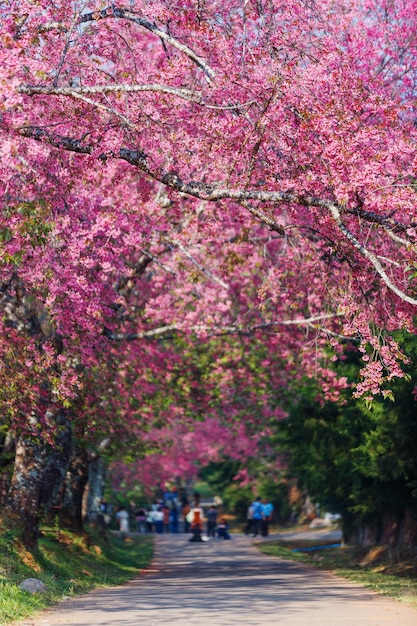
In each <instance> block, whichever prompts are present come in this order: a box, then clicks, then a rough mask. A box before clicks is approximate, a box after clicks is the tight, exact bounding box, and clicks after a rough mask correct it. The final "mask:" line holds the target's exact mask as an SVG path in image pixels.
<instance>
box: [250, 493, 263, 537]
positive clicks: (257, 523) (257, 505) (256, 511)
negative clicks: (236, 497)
mask: <svg viewBox="0 0 417 626" xmlns="http://www.w3.org/2000/svg"><path fill="white" fill-rule="evenodd" d="M251 508H252V529H251V530H252V537H257V535H258V534H259V531H260V528H261V522H262V519H263V508H262V502H261V498H260V496H258V497H257V498H256V500H255V501H254V502H252V504H251Z"/></svg>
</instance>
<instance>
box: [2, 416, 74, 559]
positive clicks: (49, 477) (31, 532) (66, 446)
mask: <svg viewBox="0 0 417 626" xmlns="http://www.w3.org/2000/svg"><path fill="white" fill-rule="evenodd" d="M45 418H46V419H47V420H48V422H49V425H50V427H51V430H50V433H51V435H50V437H52V442H51V440H50V439H49V442H48V443H45V441H44V440H42V439H41V438H40V437H38V438H35V437H34V436H32V437H30V436H21V437H20V438H19V439H18V441H17V444H16V454H15V463H14V472H13V476H12V480H11V483H10V488H9V491H8V494H7V498H6V504H5V509H4V511H5V517H6V518H8V519H9V520H10V521H11V522H12V523H13V525H14V526H15V527H17V528H18V529H19V530H20V531H21V535H22V541H23V543H24V545H25V546H26V547H27V548H29V549H32V548H35V547H36V545H37V541H38V536H39V523H40V520H41V516H42V515H43V514H44V513H45V511H47V509H48V506H49V505H50V503H51V502H52V497H53V495H54V493H56V491H57V489H59V487H60V484H61V482H62V477H63V472H64V468H66V465H67V463H68V460H69V458H68V457H69V450H70V448H71V445H70V441H71V430H70V424H69V420H68V418H67V416H66V414H65V412H64V411H62V412H56V413H52V411H48V412H47V413H46V415H45ZM36 422H37V420H36V418H35V417H33V419H32V425H34V426H36ZM34 431H35V432H36V428H35V427H34Z"/></svg>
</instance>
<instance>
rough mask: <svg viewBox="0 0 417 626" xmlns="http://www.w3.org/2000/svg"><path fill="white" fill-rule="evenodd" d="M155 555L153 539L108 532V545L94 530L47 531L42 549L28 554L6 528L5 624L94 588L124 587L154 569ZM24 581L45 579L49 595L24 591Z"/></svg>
mask: <svg viewBox="0 0 417 626" xmlns="http://www.w3.org/2000/svg"><path fill="white" fill-rule="evenodd" d="M0 530H1V529H0ZM152 554H153V538H152V536H151V535H149V536H146V535H144V536H140V537H134V538H130V537H128V538H126V539H124V540H123V539H121V538H119V537H117V536H115V535H113V534H112V533H108V542H106V541H105V540H104V538H103V537H101V536H99V535H98V534H95V533H94V532H91V533H88V534H85V535H84V536H80V535H75V534H72V533H69V532H64V531H60V532H59V533H48V532H45V534H44V536H43V537H41V539H40V540H39V546H38V548H37V549H36V550H35V551H33V552H29V551H27V550H26V549H25V548H24V547H23V546H22V544H21V543H20V542H19V540H18V539H17V537H16V536H15V535H14V533H13V531H10V530H4V531H3V532H0V624H9V623H11V622H13V621H17V620H21V619H23V618H25V617H28V616H30V615H33V614H34V613H36V612H37V611H39V610H41V609H44V608H46V607H47V606H50V605H51V604H54V603H56V602H58V601H59V600H62V599H63V598H65V597H70V596H74V595H77V594H80V593H86V592H87V591H89V590H91V589H93V588H94V587H108V586H113V585H118V584H122V583H125V582H127V581H128V580H131V579H132V578H135V577H136V576H137V575H138V573H139V571H140V570H141V569H143V568H145V567H146V566H147V565H149V563H150V561H151V558H152ZM25 578H37V579H39V580H41V581H42V582H43V583H44V584H45V585H46V586H47V592H46V593H43V594H31V593H28V592H27V591H22V590H21V589H20V588H19V584H20V583H21V582H22V581H23V580H24V579H25Z"/></svg>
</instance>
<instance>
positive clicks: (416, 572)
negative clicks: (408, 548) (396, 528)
mask: <svg viewBox="0 0 417 626" xmlns="http://www.w3.org/2000/svg"><path fill="white" fill-rule="evenodd" d="M256 545H257V547H258V548H259V550H260V551H261V552H263V553H264V554H269V555H271V556H276V557H280V558H284V559H291V560H293V561H298V562H299V563H304V564H307V565H312V566H313V567H317V568H320V569H323V570H327V571H331V572H333V573H334V574H337V575H339V576H342V577H344V578H348V579H349V580H351V581H353V582H356V583H359V584H361V585H363V586H364V587H367V588H368V589H372V590H373V591H376V592H378V593H381V594H383V595H386V596H389V597H391V598H394V599H396V600H399V601H401V602H404V603H405V604H407V605H408V606H411V607H413V608H417V559H416V558H414V559H412V558H409V557H406V556H403V557H402V558H401V557H400V556H399V555H398V554H393V553H392V552H390V551H389V550H388V549H382V548H380V547H374V548H369V547H368V548H358V547H356V546H344V547H341V548H322V549H320V547H319V546H322V545H323V541H320V540H312V541H301V540H295V541H270V542H267V543H266V542H265V543H259V544H256ZM312 547H315V548H318V549H315V550H312V551H308V552H307V551H306V552H298V551H297V552H294V551H293V550H300V549H303V548H312Z"/></svg>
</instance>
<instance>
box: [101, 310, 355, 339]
mask: <svg viewBox="0 0 417 626" xmlns="http://www.w3.org/2000/svg"><path fill="white" fill-rule="evenodd" d="M336 317H342V314H340V313H325V314H323V315H315V316H312V317H308V318H301V317H300V318H297V319H292V320H281V321H276V322H265V323H263V324H254V325H252V326H247V327H245V326H243V325H238V324H232V325H230V326H217V327H214V328H213V327H212V326H207V325H204V324H198V325H196V326H192V327H191V328H187V330H191V331H192V332H195V333H207V334H209V335H210V336H215V337H217V336H220V335H240V336H246V335H247V336H249V335H253V334H254V333H255V332H256V331H258V330H266V329H268V328H274V327H278V326H314V328H316V326H315V323H316V322H320V321H322V320H328V319H334V318H336ZM182 330H183V329H182V328H181V326H179V325H178V324H169V325H167V326H160V327H159V328H155V329H152V330H148V331H143V332H139V333H112V332H111V331H110V330H108V329H106V330H105V332H104V334H105V335H106V337H108V338H109V339H111V340H112V341H135V340H138V339H148V338H153V337H160V336H161V335H167V334H168V335H170V336H171V334H172V333H173V332H181V331H182ZM319 330H323V329H321V328H320V329H319ZM323 332H326V333H331V331H328V330H327V329H325V330H323ZM331 334H332V333H331ZM339 338H341V339H344V340H346V339H349V340H350V339H351V338H350V337H343V336H341V335H340V336H339Z"/></svg>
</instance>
